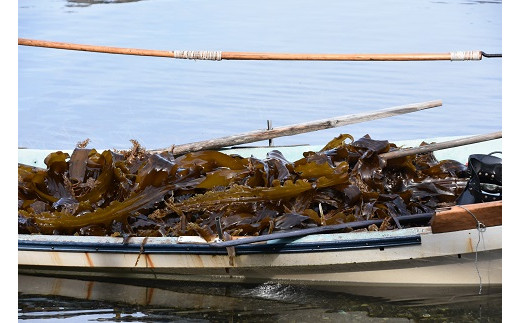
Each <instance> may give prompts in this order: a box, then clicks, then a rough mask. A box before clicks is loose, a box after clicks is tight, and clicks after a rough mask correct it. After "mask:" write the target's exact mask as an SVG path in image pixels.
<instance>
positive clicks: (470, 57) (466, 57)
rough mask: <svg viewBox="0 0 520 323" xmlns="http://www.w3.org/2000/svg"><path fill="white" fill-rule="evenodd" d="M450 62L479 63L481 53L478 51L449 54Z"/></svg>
mask: <svg viewBox="0 0 520 323" xmlns="http://www.w3.org/2000/svg"><path fill="white" fill-rule="evenodd" d="M450 55H451V60H452V61H480V60H481V59H482V52H481V51H479V50H472V51H458V52H451V53H450Z"/></svg>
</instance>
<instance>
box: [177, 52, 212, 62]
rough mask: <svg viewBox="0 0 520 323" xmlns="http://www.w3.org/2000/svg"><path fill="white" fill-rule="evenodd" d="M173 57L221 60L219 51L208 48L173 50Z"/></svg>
mask: <svg viewBox="0 0 520 323" xmlns="http://www.w3.org/2000/svg"><path fill="white" fill-rule="evenodd" d="M172 53H173V58H182V59H201V60H210V61H220V60H222V52H221V51H209V50H198V51H197V50H174V51H173V52H172Z"/></svg>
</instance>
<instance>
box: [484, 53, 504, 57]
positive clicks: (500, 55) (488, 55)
mask: <svg viewBox="0 0 520 323" xmlns="http://www.w3.org/2000/svg"><path fill="white" fill-rule="evenodd" d="M482 56H484V57H502V54H486V53H484V52H482Z"/></svg>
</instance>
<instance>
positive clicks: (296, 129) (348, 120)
mask: <svg viewBox="0 0 520 323" xmlns="http://www.w3.org/2000/svg"><path fill="white" fill-rule="evenodd" d="M441 105H442V101H441V100H434V101H427V102H421V103H412V104H408V105H401V106H396V107H392V108H387V109H382V110H378V111H373V112H365V113H358V114H349V115H344V116H340V117H336V118H329V119H323V120H316V121H311V122H306V123H299V124H293V125H289V126H283V127H277V128H273V129H270V130H256V131H251V132H246V133H241V134H236V135H231V136H227V137H221V138H216V139H210V140H205V141H199V142H194V143H188V144H183V145H178V146H175V145H173V146H171V147H170V148H165V149H157V150H152V152H155V153H158V152H161V151H165V150H168V151H171V152H172V153H173V154H174V155H182V154H185V153H188V152H195V151H200V150H208V149H220V148H223V147H228V146H235V145H240V144H246V143H251V142H256V141H262V140H267V139H273V138H277V137H284V136H292V135H297V134H301V133H306V132H313V131H318V130H324V129H329V128H335V127H340V126H345V125H349V124H354V123H360V122H364V121H371V120H376V119H381V118H387V117H392V116H396V115H401V114H406V113H411V112H416V111H420V110H424V109H429V108H434V107H438V106H441Z"/></svg>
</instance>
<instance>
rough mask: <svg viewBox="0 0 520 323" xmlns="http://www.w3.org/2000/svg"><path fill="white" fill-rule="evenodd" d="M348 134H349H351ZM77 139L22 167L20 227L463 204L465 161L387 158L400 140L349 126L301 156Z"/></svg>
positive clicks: (257, 218) (141, 226)
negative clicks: (121, 146)
mask: <svg viewBox="0 0 520 323" xmlns="http://www.w3.org/2000/svg"><path fill="white" fill-rule="evenodd" d="M347 139H349V140H350V142H349V143H346V142H345V140H347ZM132 143H133V147H132V148H131V149H130V150H128V151H109V150H106V151H103V152H101V153H99V152H98V151H96V150H95V149H87V148H85V146H86V144H85V145H78V148H76V149H75V150H74V152H73V153H72V155H70V156H69V155H68V154H66V153H63V152H61V151H57V152H53V153H51V154H49V155H48V156H47V158H46V159H45V163H46V165H47V168H46V169H40V168H35V167H31V166H27V165H23V164H19V166H18V232H19V233H31V234H66V235H96V236H99V235H103V236H104V235H111V236H123V237H128V236H180V235H195V236H196V235H198V236H201V237H203V238H204V239H206V240H207V241H211V240H213V239H215V238H216V237H217V228H216V225H217V224H216V218H217V217H218V218H220V219H221V225H222V230H223V231H224V233H225V234H226V235H232V236H244V235H247V236H254V235H262V234H269V233H272V232H277V231H278V232H279V231H286V230H292V229H301V228H309V227H316V226H324V225H333V224H340V223H346V222H351V221H361V220H370V219H383V220H385V221H383V224H381V225H380V226H379V227H374V226H372V227H370V228H369V230H388V229H394V228H397V227H400V224H399V221H398V218H399V216H401V215H409V214H419V213H428V212H432V211H433V210H435V209H436V208H439V207H444V206H450V205H453V204H454V203H455V199H456V197H457V196H458V195H459V194H460V193H461V191H462V188H463V185H457V184H458V183H459V184H460V182H461V181H462V182H464V181H465V180H466V178H465V176H466V173H467V172H466V166H464V165H463V164H461V163H459V162H457V161H453V160H443V161H437V160H436V158H435V157H434V156H433V154H432V153H425V154H420V155H412V156H406V157H400V158H396V159H392V160H384V159H382V158H381V157H380V156H379V154H381V153H385V152H388V151H393V150H396V149H400V148H399V147H397V146H396V145H395V144H392V143H389V142H388V141H386V140H374V139H371V138H370V136H368V135H365V136H364V137H362V138H360V139H358V140H354V138H353V137H352V136H350V135H346V134H344V135H340V136H338V137H336V138H334V139H333V140H331V141H330V142H329V143H328V144H327V145H325V146H324V147H323V149H321V150H320V151H317V152H315V151H309V152H305V153H304V154H303V157H302V158H301V159H299V160H296V161H294V162H290V161H288V160H287V159H286V158H285V157H284V156H283V154H282V152H280V151H277V150H273V151H271V152H269V153H268V154H267V156H266V158H265V159H263V160H261V159H257V158H254V157H250V158H243V157H240V156H237V155H227V154H224V153H221V152H218V151H201V152H194V153H188V154H185V155H182V156H174V155H172V154H171V153H168V152H163V153H161V154H154V153H151V152H148V151H146V150H145V149H144V148H143V147H141V146H140V145H139V143H137V141H132Z"/></svg>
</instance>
